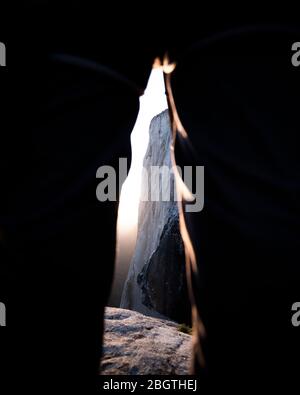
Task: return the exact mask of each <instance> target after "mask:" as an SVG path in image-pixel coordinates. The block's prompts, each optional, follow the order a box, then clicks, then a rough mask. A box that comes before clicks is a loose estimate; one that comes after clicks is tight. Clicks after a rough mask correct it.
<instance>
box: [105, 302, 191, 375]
mask: <svg viewBox="0 0 300 395" xmlns="http://www.w3.org/2000/svg"><path fill="white" fill-rule="evenodd" d="M191 338H192V337H191V336H190V335H188V334H185V333H182V332H179V331H178V325H177V324H176V323H174V322H171V321H167V320H162V319H157V318H153V317H148V316H145V315H143V314H140V313H137V312H134V311H130V310H124V309H118V308H114V307H108V308H106V313H105V334H104V346H103V358H102V364H101V374H103V375H117V374H124V375H146V374H151V375H153V374H160V375H162V374H166V375H169V374H176V375H182V374H188V372H189V366H190V363H191V352H192V340H191Z"/></svg>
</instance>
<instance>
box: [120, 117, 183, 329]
mask: <svg viewBox="0 0 300 395" xmlns="http://www.w3.org/2000/svg"><path fill="white" fill-rule="evenodd" d="M171 143H172V133H171V127H170V120H169V113H168V111H167V110H166V111H164V112H162V113H161V114H159V115H157V116H156V117H154V118H153V120H152V122H151V125H150V130H149V144H148V149H147V152H146V155H145V158H144V163H143V168H144V171H145V170H146V173H145V174H146V175H148V177H147V176H145V177H143V181H142V187H141V201H140V206H139V223H138V234H137V242H136V248H135V252H134V255H133V258H132V262H131V265H130V268H129V272H128V276H127V280H126V282H125V286H124V290H123V294H122V299H121V307H122V308H125V309H131V310H136V311H139V312H141V313H143V314H146V315H151V316H154V317H161V318H162V317H168V318H170V319H172V320H175V321H177V322H185V323H189V322H190V305H189V301H188V295H187V286H186V277H185V259H184V248H183V242H182V239H181V236H180V231H179V220H178V208H177V202H176V201H175V195H176V191H175V188H174V185H175V184H174V176H173V174H172V173H171V172H169V173H168V176H167V178H164V182H162V177H154V178H152V177H151V176H150V174H151V169H153V167H156V168H160V169H163V168H164V169H171V168H172V163H171V150H170V147H171ZM162 174H163V173H162ZM146 196H148V198H149V199H148V201H145V197H146ZM152 196H156V197H158V199H156V201H153V200H154V199H153V198H151V197H152ZM168 196H169V199H168V200H167V199H166V198H167V197H168ZM151 200H152V201H151Z"/></svg>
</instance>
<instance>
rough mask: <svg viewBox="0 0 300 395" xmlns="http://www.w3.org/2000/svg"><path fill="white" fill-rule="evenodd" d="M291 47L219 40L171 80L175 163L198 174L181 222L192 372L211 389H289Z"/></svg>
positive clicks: (295, 245) (295, 208) (193, 53)
mask: <svg viewBox="0 0 300 395" xmlns="http://www.w3.org/2000/svg"><path fill="white" fill-rule="evenodd" d="M298 33H299V32H298ZM296 37H297V34H296V32H295V33H292V32H289V31H288V29H287V30H285V29H283V28H282V29H278V30H277V29H267V28H263V29H255V28H254V29H253V30H251V29H250V30H244V31H237V32H235V33H230V32H229V33H228V34H225V35H223V36H219V37H216V38H215V39H211V40H207V41H206V42H204V41H203V42H199V43H198V44H197V45H195V46H194V48H193V49H191V50H190V51H187V53H186V55H185V56H184V57H183V58H182V59H181V60H179V62H178V66H177V68H176V69H175V72H174V75H173V76H172V77H173V78H172V86H173V93H174V96H175V102H176V105H177V109H178V113H179V116H180V118H181V121H182V123H183V125H184V126H185V128H186V130H187V132H188V135H189V138H190V142H188V141H184V139H183V138H178V140H177V142H176V161H177V163H178V164H179V165H204V166H205V191H204V195H205V203H204V210H203V211H202V212H198V213H186V214H185V219H186V223H187V226H188V229H189V232H190V235H191V239H192V242H193V245H194V248H195V251H196V255H197V268H198V273H197V274H195V275H194V276H193V287H194V293H195V297H196V303H197V309H198V311H199V312H200V316H201V318H202V320H203V322H204V325H205V327H206V333H207V336H206V338H205V339H199V334H198V339H197V340H198V342H199V343H200V344H201V347H202V349H203V350H204V354H205V359H206V365H205V368H204V367H203V366H199V363H198V361H195V371H196V372H197V373H199V374H200V373H201V375H203V376H204V377H206V378H208V379H210V380H209V384H210V385H213V384H218V383H219V384H220V381H219V380H220V379H221V378H222V379H224V380H225V381H223V382H222V383H224V384H225V383H226V382H227V383H230V384H234V383H236V382H238V380H239V379H242V378H244V379H245V381H244V383H250V382H252V383H255V384H257V383H258V382H259V379H260V378H261V379H262V380H263V381H262V382H263V383H264V384H267V383H270V384H273V383H275V382H274V375H275V376H276V380H277V381H276V382H278V380H282V381H284V382H287V380H289V382H291V381H292V380H293V374H294V373H295V370H296V369H297V368H298V367H299V362H298V361H299V358H298V357H297V355H299V334H298V333H297V328H294V327H293V326H292V324H291V316H292V312H291V306H292V304H293V303H294V302H296V301H297V300H298V299H300V294H299V292H300V286H299V280H300V273H299V265H298V263H297V262H298V261H299V240H300V238H299V229H300V227H299V225H300V212H299V205H298V203H297V202H298V201H299V197H300V196H299V194H300V179H299V161H298V152H297V148H296V147H297V146H298V144H299V140H298V128H297V122H296V119H295V113H296V111H297V108H298V99H297V96H298V95H299V91H300V86H299V78H298V77H297V76H296V74H297V72H295V68H293V66H292V65H291V62H290V55H291V54H290V53H289V51H288V49H289V48H290V44H291V43H293V42H294V41H295V40H296ZM189 144H190V146H189ZM191 147H192V149H191ZM272 377H273V381H272ZM268 380H271V381H270V382H269V381H268ZM205 382H207V381H205Z"/></svg>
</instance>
